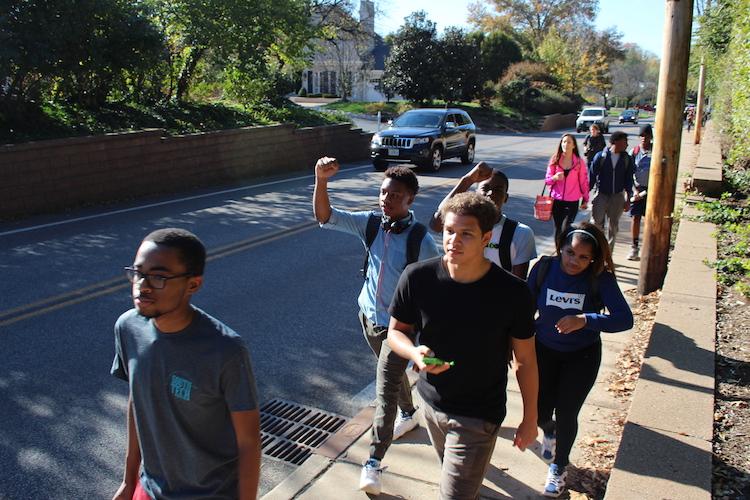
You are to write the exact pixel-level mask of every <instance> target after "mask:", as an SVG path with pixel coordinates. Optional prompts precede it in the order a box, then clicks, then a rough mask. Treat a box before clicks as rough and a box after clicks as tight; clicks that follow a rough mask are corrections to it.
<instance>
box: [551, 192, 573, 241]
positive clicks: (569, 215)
mask: <svg viewBox="0 0 750 500" xmlns="http://www.w3.org/2000/svg"><path fill="white" fill-rule="evenodd" d="M576 215H578V200H576V201H562V200H553V201H552V218H553V219H554V221H555V242H557V237H558V235H559V234H560V233H561V232H563V231H564V230H565V228H567V227H568V226H569V225H571V224H573V222H575V220H576Z"/></svg>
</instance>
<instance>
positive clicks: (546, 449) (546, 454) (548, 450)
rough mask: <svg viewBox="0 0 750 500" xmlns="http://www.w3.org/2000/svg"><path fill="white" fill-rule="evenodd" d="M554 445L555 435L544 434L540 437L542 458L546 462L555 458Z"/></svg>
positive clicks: (555, 444)
mask: <svg viewBox="0 0 750 500" xmlns="http://www.w3.org/2000/svg"><path fill="white" fill-rule="evenodd" d="M556 447H557V439H555V435H554V434H552V435H550V436H548V435H547V434H544V437H543V438H542V460H544V461H545V462H547V463H550V462H552V460H553V459H554V458H555V448H556Z"/></svg>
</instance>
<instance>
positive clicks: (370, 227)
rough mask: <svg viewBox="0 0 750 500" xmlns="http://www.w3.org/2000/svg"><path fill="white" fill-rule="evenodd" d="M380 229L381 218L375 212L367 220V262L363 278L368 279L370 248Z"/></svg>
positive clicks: (363, 269)
mask: <svg viewBox="0 0 750 500" xmlns="http://www.w3.org/2000/svg"><path fill="white" fill-rule="evenodd" d="M378 229H380V216H379V215H378V214H376V213H375V212H371V213H370V217H369V218H368V219H367V227H366V228H365V261H364V262H363V263H362V269H361V270H360V272H361V273H362V277H363V278H364V279H367V264H368V263H369V261H370V247H371V246H372V242H373V241H375V238H376V237H377V236H378Z"/></svg>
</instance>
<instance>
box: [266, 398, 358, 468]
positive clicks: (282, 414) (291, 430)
mask: <svg viewBox="0 0 750 500" xmlns="http://www.w3.org/2000/svg"><path fill="white" fill-rule="evenodd" d="M346 421H347V419H346V418H344V417H342V416H340V415H336V414H334V413H328V412H325V411H323V410H318V409H317V408H311V407H309V406H303V405H300V404H297V403H292V402H291V401H285V400H283V399H272V400H271V401H269V402H268V403H266V404H265V405H263V407H262V408H261V409H260V437H261V449H262V451H263V454H264V455H266V456H268V457H272V458H276V459H279V460H283V461H284V462H289V463H291V464H294V465H300V464H301V463H303V462H304V461H305V460H307V459H308V457H309V456H310V455H312V453H313V450H315V449H316V448H317V447H319V446H320V445H321V444H323V443H325V441H326V440H327V439H328V438H329V437H331V436H332V435H333V433H335V432H336V431H337V430H339V429H340V428H341V427H342V426H343V425H344V424H345V423H346Z"/></svg>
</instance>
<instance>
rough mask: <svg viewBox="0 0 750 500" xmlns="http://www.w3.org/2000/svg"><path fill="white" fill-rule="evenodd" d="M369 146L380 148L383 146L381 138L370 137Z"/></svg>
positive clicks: (377, 136)
mask: <svg viewBox="0 0 750 500" xmlns="http://www.w3.org/2000/svg"><path fill="white" fill-rule="evenodd" d="M371 144H372V145H373V146H382V145H383V138H382V137H380V134H375V135H373V136H372V141H371Z"/></svg>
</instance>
